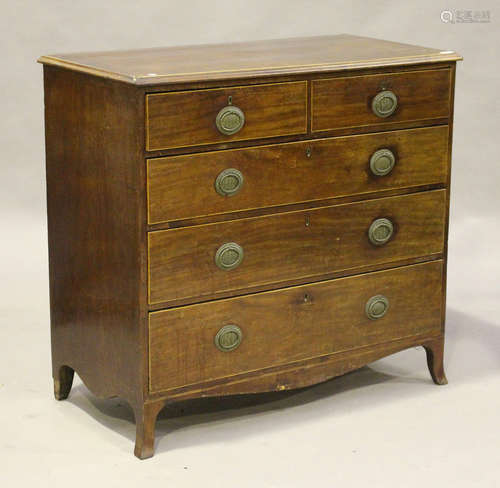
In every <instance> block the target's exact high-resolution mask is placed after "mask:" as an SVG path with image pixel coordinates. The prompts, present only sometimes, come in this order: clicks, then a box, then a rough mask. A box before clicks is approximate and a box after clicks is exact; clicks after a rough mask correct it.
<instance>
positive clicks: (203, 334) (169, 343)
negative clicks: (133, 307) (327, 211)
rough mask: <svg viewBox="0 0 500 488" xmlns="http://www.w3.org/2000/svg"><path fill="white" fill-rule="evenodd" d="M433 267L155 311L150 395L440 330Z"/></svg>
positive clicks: (438, 271)
mask: <svg viewBox="0 0 500 488" xmlns="http://www.w3.org/2000/svg"><path fill="white" fill-rule="evenodd" d="M442 266H443V265H442V262H441V261H434V262H430V263H425V264H418V265H413V266H407V267H403V268H397V269H394V270H388V271H380V272H375V273H368V274H365V275H361V276H354V277H348V278H340V279H336V280H332V281H327V282H322V283H317V284H310V285H303V286H297V287H292V288H288V289H285V290H277V291H271V292H265V293H257V294H254V295H247V296H245V297H239V298H230V299H225V300H219V301H216V302H208V303H203V304H197V305H190V306H186V307H179V308H172V309H169V310H165V311H161V312H154V313H151V314H150V317H149V355H150V356H149V360H150V389H151V391H161V390H168V389H172V388H176V387H180V386H185V385H190V384H197V383H203V382H207V381H211V380H214V379H217V378H223V377H230V376H234V375H238V374H241V373H246V372H249V371H255V370H259V369H262V368H270V367H276V366H280V365H285V364H289V363H292V362H294V361H300V360H306V359H309V358H314V357H318V356H323V355H328V354H332V353H336V352H340V351H346V350H349V349H355V348H358V347H363V346H368V345H374V344H380V343H383V342H387V341H392V340H396V339H401V338H404V337H410V336H414V335H428V336H432V335H435V334H439V333H440V331H441V304H442Z"/></svg>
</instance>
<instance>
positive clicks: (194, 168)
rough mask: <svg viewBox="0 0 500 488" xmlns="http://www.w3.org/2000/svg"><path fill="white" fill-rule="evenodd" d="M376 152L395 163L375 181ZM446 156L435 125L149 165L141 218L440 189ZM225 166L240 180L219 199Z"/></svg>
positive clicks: (444, 138) (443, 129) (444, 131)
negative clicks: (217, 183) (389, 153)
mask: <svg viewBox="0 0 500 488" xmlns="http://www.w3.org/2000/svg"><path fill="white" fill-rule="evenodd" d="M383 148H386V149H390V150H391V151H392V152H393V153H394V155H395V156H396V165H395V167H394V169H393V170H392V171H391V173H390V174H388V175H386V176H374V175H373V174H372V172H371V171H370V165H369V162H370V157H371V156H372V154H373V153H374V152H375V151H376V150H378V149H383ZM447 151H448V127H447V126H439V127H429V128H422V129H411V130H401V131H393V132H382V133H378V134H369V135H361V136H347V137H338V138H331V139H320V140H315V141H306V142H297V143H289V144H275V145H271V146H260V147H254V148H248V149H236V150H228V151H214V152H209V153H203V154H191V155H187V156H173V157H166V158H155V159H149V160H148V163H147V164H148V171H147V178H148V209H149V213H148V220H149V224H157V223H161V222H169V221H176V220H182V219H189V218H197V217H205V216H212V215H218V214H225V213H231V212H237V211H246V210H253V209H258V208H262V207H273V206H278V205H287V204H297V203H300V202H310V201H315V200H321V199H327V198H336V197H343V196H348V195H359V194H363V193H371V192H377V191H382V190H393V189H403V188H411V187H418V186H421V185H432V184H439V183H441V184H445V183H446V181H447V167H448V164H447V163H448V162H447ZM228 168H235V169H237V170H239V171H240V172H241V173H242V174H243V178H244V181H243V186H242V189H241V190H240V191H239V192H238V193H237V194H235V195H233V196H230V197H227V196H226V197H224V196H221V195H219V194H218V193H217V192H216V190H215V186H214V183H215V180H216V178H217V175H219V174H220V173H221V172H222V171H223V170H225V169H228ZM188 189H189V190H188ZM186 192H188V194H189V198H186Z"/></svg>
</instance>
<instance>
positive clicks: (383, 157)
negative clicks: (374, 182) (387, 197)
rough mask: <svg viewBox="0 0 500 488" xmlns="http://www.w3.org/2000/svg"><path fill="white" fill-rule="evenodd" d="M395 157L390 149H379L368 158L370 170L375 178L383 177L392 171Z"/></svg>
mask: <svg viewBox="0 0 500 488" xmlns="http://www.w3.org/2000/svg"><path fill="white" fill-rule="evenodd" d="M395 164H396V157H395V156H394V153H393V152H392V151H391V150H390V149H379V150H378V151H375V152H374V153H373V154H372V157H371V158H370V170H371V172H372V173H373V174H374V175H375V176H385V175H387V174H389V173H390V172H391V171H392V168H394V165H395Z"/></svg>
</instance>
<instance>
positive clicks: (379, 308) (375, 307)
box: [365, 295, 389, 320]
mask: <svg viewBox="0 0 500 488" xmlns="http://www.w3.org/2000/svg"><path fill="white" fill-rule="evenodd" d="M387 310H389V300H388V299H387V297H385V296H384V295H375V296H373V297H371V298H370V299H369V300H368V301H367V302H366V306H365V312H366V316H367V317H368V318H369V319H370V320H377V319H381V318H382V317H383V316H384V315H385V314H386V313H387Z"/></svg>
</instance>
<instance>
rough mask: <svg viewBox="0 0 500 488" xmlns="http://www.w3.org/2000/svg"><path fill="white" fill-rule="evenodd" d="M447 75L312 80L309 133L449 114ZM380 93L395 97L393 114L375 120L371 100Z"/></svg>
mask: <svg viewBox="0 0 500 488" xmlns="http://www.w3.org/2000/svg"><path fill="white" fill-rule="evenodd" d="M450 82H451V75H450V70H449V69H448V68H443V69H437V70H428V71H414V72H411V71H409V72H403V73H384V74H378V75H368V76H346V77H342V78H331V79H324V80H314V81H312V94H311V110H312V115H311V117H312V122H311V123H312V131H313V132H318V131H325V130H330V129H341V128H351V127H359V126H374V127H379V128H380V127H384V128H387V129H390V128H391V125H393V124H397V123H401V122H411V121H417V120H426V119H439V118H442V117H448V116H449V114H450V89H451V83H450ZM382 90H391V91H392V92H394V94H395V95H396V96H397V99H398V104H397V109H396V111H395V112H394V113H393V114H392V115H390V116H388V117H386V118H380V117H377V116H376V115H375V114H374V113H373V112H372V108H371V103H372V99H373V98H374V97H375V95H377V93H379V92H380V91H382Z"/></svg>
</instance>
